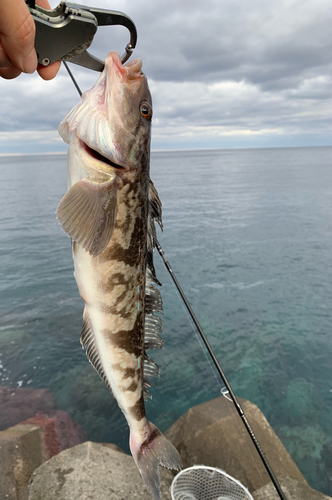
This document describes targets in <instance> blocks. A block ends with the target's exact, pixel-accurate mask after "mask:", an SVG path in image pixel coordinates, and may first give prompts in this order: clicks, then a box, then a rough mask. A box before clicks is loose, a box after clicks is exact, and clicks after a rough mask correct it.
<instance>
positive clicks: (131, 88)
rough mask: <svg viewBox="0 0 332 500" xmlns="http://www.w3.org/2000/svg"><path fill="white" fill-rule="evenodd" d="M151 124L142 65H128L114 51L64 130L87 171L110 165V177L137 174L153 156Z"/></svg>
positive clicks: (136, 62)
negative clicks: (118, 172) (144, 160)
mask: <svg viewBox="0 0 332 500" xmlns="http://www.w3.org/2000/svg"><path fill="white" fill-rule="evenodd" d="M151 118H152V99H151V94H150V91H149V87H148V83H147V79H146V76H145V75H144V74H143V72H142V60H141V59H134V60H133V61H130V62H129V63H127V64H125V65H123V64H122V62H121V58H120V56H119V54H118V53H117V52H114V51H112V52H110V53H109V54H108V56H107V57H106V60H105V68H104V70H103V72H102V73H101V75H100V76H99V78H98V80H97V82H96V83H95V85H94V86H93V87H92V88H91V89H90V90H88V91H86V92H84V94H83V95H82V98H81V101H80V102H79V103H78V104H77V105H76V106H75V107H74V108H73V109H72V111H71V112H70V113H69V114H68V115H67V116H66V117H65V118H64V120H63V121H62V122H61V123H60V125H59V129H58V130H59V133H60V135H61V136H62V138H63V139H64V141H65V142H67V143H69V156H72V155H71V153H74V154H75V156H76V159H77V161H79V163H80V165H81V168H82V169H83V170H85V168H84V165H86V163H87V162H90V163H91V161H92V160H93V161H95V162H96V161H97V162H98V161H104V166H103V170H104V171H105V169H107V166H108V167H109V169H110V171H112V169H114V168H120V169H124V170H127V171H128V170H129V171H132V170H136V169H137V168H138V165H139V164H140V162H141V159H142V157H143V156H144V155H145V154H148V153H149V149H150V135H151ZM88 156H90V158H88ZM105 160H106V163H105ZM107 160H108V161H107ZM105 165H106V166H105ZM90 166H91V165H90ZM97 166H98V165H97ZM87 168H88V166H87Z"/></svg>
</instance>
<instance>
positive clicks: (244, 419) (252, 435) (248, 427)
mask: <svg viewBox="0 0 332 500" xmlns="http://www.w3.org/2000/svg"><path fill="white" fill-rule="evenodd" d="M156 248H157V250H158V253H159V255H160V257H161V258H162V260H163V262H164V264H165V267H166V269H167V271H168V272H169V274H170V275H171V278H172V280H173V281H174V283H175V286H176V288H177V289H178V292H179V293H180V295H181V298H182V300H183V302H184V304H185V306H186V308H187V310H188V312H189V314H190V316H191V318H192V320H193V322H194V323H195V326H196V328H197V330H198V332H199V334H200V336H201V338H202V340H203V342H204V344H205V347H206V348H207V350H208V352H209V354H210V356H211V358H212V361H213V363H214V365H215V367H216V369H217V370H218V373H219V375H220V377H221V379H222V381H223V383H224V384H225V387H226V389H227V391H228V394H229V396H230V397H231V400H232V402H233V403H234V406H235V408H236V410H237V412H238V414H239V415H240V417H241V420H242V422H243V424H244V426H245V428H246V430H247V431H248V434H249V436H250V438H251V440H252V442H253V444H254V446H255V448H256V450H257V452H258V454H259V456H260V458H261V460H262V462H263V464H264V467H265V469H266V471H267V473H268V474H269V476H270V478H271V481H272V483H273V484H274V486H275V489H276V490H277V492H278V495H279V497H280V498H281V500H287V498H286V497H285V494H284V492H283V491H282V489H281V486H280V484H279V481H278V479H277V477H276V475H275V474H274V472H273V470H272V468H271V466H270V464H269V462H268V460H267V458H266V455H265V453H264V451H263V450H262V447H261V445H260V444H259V441H258V439H257V438H256V436H255V433H254V431H253V430H252V428H251V425H250V424H249V422H248V420H247V417H246V416H245V413H244V411H243V409H242V407H241V405H240V403H239V401H238V399H237V397H236V396H235V394H234V392H233V390H232V387H231V385H230V383H229V382H228V380H227V378H226V375H225V374H224V372H223V370H222V368H221V366H220V364H219V362H218V360H217V358H216V356H215V354H214V352H213V349H212V347H211V345H210V343H209V341H208V339H207V337H206V335H205V333H204V331H203V329H202V327H201V325H200V324H199V322H198V320H197V318H196V315H195V313H194V311H193V310H192V308H191V306H190V304H189V302H188V300H187V297H186V296H185V294H184V292H183V290H182V288H181V286H180V283H179V282H178V280H177V278H176V276H175V274H174V271H173V269H172V268H171V265H170V263H169V262H168V260H167V259H166V256H165V253H164V251H163V249H162V248H161V246H160V243H159V242H158V240H157V241H156Z"/></svg>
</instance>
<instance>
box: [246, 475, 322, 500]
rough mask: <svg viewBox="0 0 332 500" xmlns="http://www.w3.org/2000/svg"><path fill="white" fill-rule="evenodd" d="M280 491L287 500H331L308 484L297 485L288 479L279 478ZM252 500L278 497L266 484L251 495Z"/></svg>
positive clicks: (270, 485)
mask: <svg viewBox="0 0 332 500" xmlns="http://www.w3.org/2000/svg"><path fill="white" fill-rule="evenodd" d="M279 482H280V486H281V488H282V491H283V492H284V493H285V495H286V497H287V500H331V497H328V496H326V495H324V494H323V493H320V492H319V491H317V490H314V489H313V488H310V486H309V485H308V484H303V483H299V482H298V481H296V480H295V479H291V478H289V477H282V478H279ZM252 496H253V497H254V500H280V497H279V495H278V493H277V491H276V489H275V487H274V486H273V484H272V483H270V484H266V485H265V486H263V487H262V488H260V489H259V490H258V491H255V493H253V494H252Z"/></svg>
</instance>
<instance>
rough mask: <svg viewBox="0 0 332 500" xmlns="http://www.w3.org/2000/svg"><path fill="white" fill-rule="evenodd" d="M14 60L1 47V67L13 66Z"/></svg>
mask: <svg viewBox="0 0 332 500" xmlns="http://www.w3.org/2000/svg"><path fill="white" fill-rule="evenodd" d="M11 64H12V62H11V60H10V59H9V58H8V56H7V54H6V52H5V51H4V49H3V48H2V47H0V69H7V68H9V66H11Z"/></svg>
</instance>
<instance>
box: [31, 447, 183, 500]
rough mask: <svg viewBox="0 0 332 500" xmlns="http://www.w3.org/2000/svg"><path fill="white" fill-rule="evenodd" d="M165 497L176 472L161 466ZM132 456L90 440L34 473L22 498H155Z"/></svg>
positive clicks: (66, 499) (132, 499)
mask: <svg viewBox="0 0 332 500" xmlns="http://www.w3.org/2000/svg"><path fill="white" fill-rule="evenodd" d="M159 470H160V475H161V491H162V498H163V500H170V498H171V496H170V493H169V488H170V485H171V482H172V478H173V475H172V473H171V472H170V471H168V470H167V469H164V468H162V467H161V468H160V469H159ZM151 498H152V497H151V495H150V494H149V493H148V491H147V490H146V488H145V486H144V483H143V481H142V478H141V476H140V474H139V472H138V469H137V467H136V465H135V463H134V460H133V458H132V457H131V456H129V455H126V454H125V453H123V452H119V451H117V450H115V449H113V448H111V447H109V446H108V445H103V444H98V443H92V442H90V441H87V442H86V443H83V444H80V445H78V446H75V447H74V448H70V449H68V450H65V451H62V452H61V453H59V455H56V456H55V457H53V458H51V459H50V460H49V461H48V462H45V463H44V464H43V465H42V466H41V467H39V468H38V469H37V470H36V471H35V472H34V473H33V475H32V477H31V479H30V481H29V484H28V486H27V487H26V489H25V491H24V494H23V496H22V499H21V500H129V499H130V500H151Z"/></svg>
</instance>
